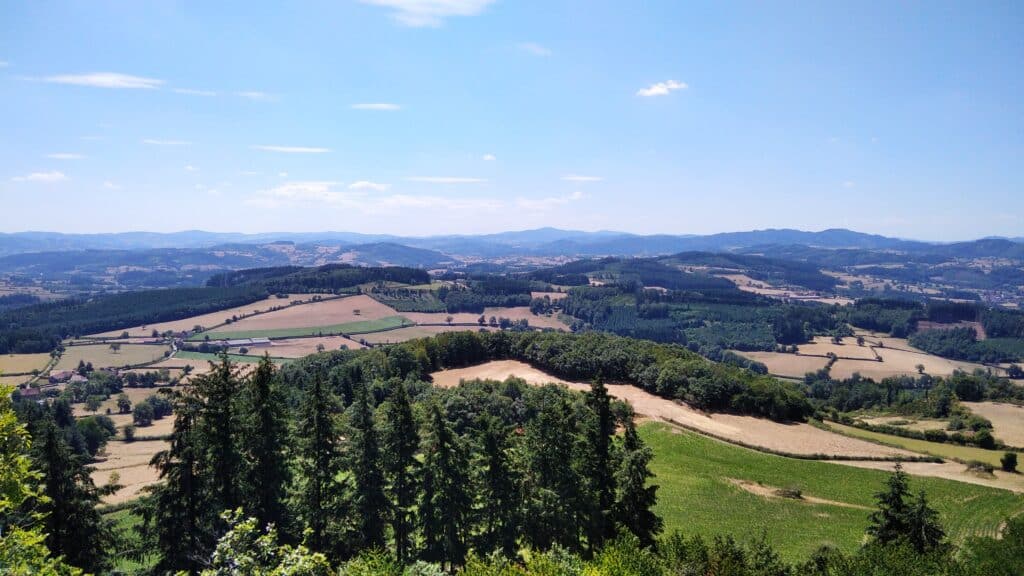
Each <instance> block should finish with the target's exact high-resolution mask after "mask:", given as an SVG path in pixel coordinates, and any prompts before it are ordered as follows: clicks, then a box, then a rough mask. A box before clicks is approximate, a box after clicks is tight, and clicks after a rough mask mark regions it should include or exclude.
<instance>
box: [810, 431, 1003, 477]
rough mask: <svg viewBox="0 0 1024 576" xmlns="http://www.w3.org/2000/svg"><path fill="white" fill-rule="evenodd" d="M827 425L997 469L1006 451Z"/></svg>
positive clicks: (856, 435)
mask: <svg viewBox="0 0 1024 576" xmlns="http://www.w3.org/2000/svg"><path fill="white" fill-rule="evenodd" d="M826 425H827V426H828V427H829V428H831V429H832V430H834V431H836V432H838V433H840V434H845V435H847V436H853V437H855V438H863V439H864V440H871V441H872V442H880V443H882V444H887V445H889V446H895V447H897V448H903V449H905V450H910V451H912V452H919V453H921V454H929V455H931V456H938V457H939V458H946V459H949V460H958V461H960V462H968V461H971V460H977V461H978V462H985V463H986V464H991V465H993V466H995V467H996V468H998V467H999V459H1000V458H1002V457H1003V453H1004V451H997V450H985V449H983V448H976V447H974V446H961V445H959V444H952V443H948V444H944V443H941V442H929V441H927V440H918V439H917V438H904V437H902V436H894V435H892V434H882V433H881V432H872V431H870V430H862V429H860V428H854V427H853V426H845V425H843V424H836V423H835V422H828V423H826Z"/></svg>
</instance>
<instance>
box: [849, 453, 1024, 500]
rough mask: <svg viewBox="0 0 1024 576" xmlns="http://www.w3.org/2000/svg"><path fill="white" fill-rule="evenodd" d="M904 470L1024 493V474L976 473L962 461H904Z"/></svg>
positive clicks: (859, 463)
mask: <svg viewBox="0 0 1024 576" xmlns="http://www.w3.org/2000/svg"><path fill="white" fill-rule="evenodd" d="M833 462H835V463H836V464H842V465H844V466H855V467H857V468H870V469H872V470H887V471H891V470H893V469H894V467H895V465H896V463H895V462H882V461H867V460H834V461H833ZM903 470H904V471H906V472H907V473H908V474H913V475H915V476H932V477H935V478H945V479H947V480H956V481H958V482H966V483H968V484H977V485H979V486H989V487H992V488H1002V489H1003V490H1009V491H1011V492H1017V493H1024V474H1011V473H1008V472H1003V471H1002V470H996V471H995V472H994V473H993V474H991V475H989V474H983V475H982V474H974V473H972V472H968V471H967V467H966V466H964V465H963V464H961V463H960V462H943V463H941V464H937V463H933V462H903Z"/></svg>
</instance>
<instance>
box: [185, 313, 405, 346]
mask: <svg viewBox="0 0 1024 576" xmlns="http://www.w3.org/2000/svg"><path fill="white" fill-rule="evenodd" d="M412 325H413V322H412V321H411V320H409V319H407V318H405V317H403V316H387V317H385V318H379V319H377V320H361V321H358V322H346V323H345V324H333V325H331V326H306V327H302V328H279V329H271V330H243V331H239V332H206V333H203V334H197V335H196V336H193V337H191V338H189V340H192V341H198V340H204V339H205V338H206V336H209V337H210V339H211V340H239V339H242V338H296V337H300V336H317V335H319V334H324V335H328V334H368V333H370V332H382V331H384V330H393V329H395V328H401V327H403V326H412Z"/></svg>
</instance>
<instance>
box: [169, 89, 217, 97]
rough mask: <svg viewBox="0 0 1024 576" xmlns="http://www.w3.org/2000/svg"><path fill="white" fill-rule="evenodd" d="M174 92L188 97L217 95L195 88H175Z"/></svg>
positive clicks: (210, 91)
mask: <svg viewBox="0 0 1024 576" xmlns="http://www.w3.org/2000/svg"><path fill="white" fill-rule="evenodd" d="M174 91H175V92H176V93H178V94H186V95H188V96H216V95H217V93H216V92H214V91H212V90H195V89H193V88H175V89H174Z"/></svg>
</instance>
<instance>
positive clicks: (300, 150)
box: [251, 144, 331, 154]
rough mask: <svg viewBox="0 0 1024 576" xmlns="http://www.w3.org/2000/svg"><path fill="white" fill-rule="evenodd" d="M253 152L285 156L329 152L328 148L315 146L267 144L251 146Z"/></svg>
mask: <svg viewBox="0 0 1024 576" xmlns="http://www.w3.org/2000/svg"><path fill="white" fill-rule="evenodd" d="M251 148H252V149H253V150H264V151H266V152H283V153H285V154H324V153H325V152H330V151H331V150H330V148H320V147H316V146H272V145H268V144H257V145H254V146H251Z"/></svg>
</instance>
